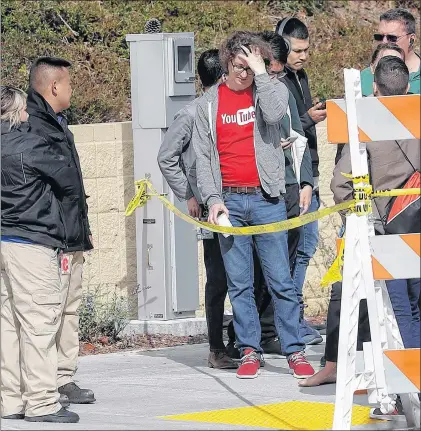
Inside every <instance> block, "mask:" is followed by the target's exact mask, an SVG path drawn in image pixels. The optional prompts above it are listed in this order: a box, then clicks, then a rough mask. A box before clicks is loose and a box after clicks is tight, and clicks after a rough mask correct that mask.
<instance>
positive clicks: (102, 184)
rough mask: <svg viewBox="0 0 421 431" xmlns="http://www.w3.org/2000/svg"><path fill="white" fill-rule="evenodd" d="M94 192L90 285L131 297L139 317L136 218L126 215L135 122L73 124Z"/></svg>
mask: <svg viewBox="0 0 421 431" xmlns="http://www.w3.org/2000/svg"><path fill="white" fill-rule="evenodd" d="M71 130H72V132H73V134H74V136H75V142H76V147H77V150H78V154H79V158H80V163H81V167H82V174H83V180H84V185H85V191H86V194H87V195H88V196H89V198H88V205H89V223H90V226H91V231H92V235H93V240H94V246H95V248H94V250H92V251H90V252H88V253H86V254H85V265H84V273H83V282H84V288H85V289H86V290H89V291H90V292H98V294H99V295H101V296H102V298H103V299H104V300H107V297H109V295H111V294H114V292H115V293H117V294H118V295H119V296H120V295H121V296H124V297H125V298H128V301H129V306H130V310H131V314H132V315H133V317H134V318H136V317H137V316H136V313H137V295H136V294H134V292H135V290H136V234H135V219H134V217H125V215H124V211H125V208H126V206H127V204H128V202H129V201H130V199H131V198H132V197H133V194H134V190H135V189H134V183H133V134H132V128H131V122H124V123H108V124H89V125H80V126H72V127H71Z"/></svg>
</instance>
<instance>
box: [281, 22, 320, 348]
mask: <svg viewBox="0 0 421 431" xmlns="http://www.w3.org/2000/svg"><path fill="white" fill-rule="evenodd" d="M276 33H278V34H279V35H281V36H283V37H284V39H285V40H286V42H287V43H288V44H289V47H290V52H289V55H288V61H287V66H286V68H285V71H286V72H287V73H286V76H285V77H284V78H283V79H282V80H283V81H284V82H285V84H286V85H287V87H288V89H289V90H290V91H291V93H292V94H293V95H294V97H295V101H296V102H297V108H298V113H299V114H300V119H301V123H302V126H303V129H304V133H305V136H306V138H307V140H308V141H307V142H308V146H309V148H310V153H311V159H312V167H313V179H314V187H313V196H312V201H311V205H310V208H309V209H308V212H313V211H317V210H318V209H319V206H320V200H319V156H318V154H317V135H316V124H317V123H319V122H320V121H323V120H324V119H325V118H326V109H325V108H324V107H323V105H322V103H317V104H316V105H315V106H313V103H312V98H311V94H310V89H309V84H308V77H307V74H306V72H305V70H304V65H305V63H306V62H307V60H308V51H309V46H310V41H309V33H308V29H307V27H306V25H305V24H304V23H303V22H301V21H300V20H299V19H298V18H284V19H282V20H280V21H279V22H278V24H277V26H276ZM318 241H319V235H318V223H317V221H315V222H313V223H310V224H307V225H305V226H303V227H302V228H301V232H300V241H299V244H298V250H297V258H296V261H295V267H294V269H293V279H294V284H295V288H296V289H297V296H298V300H299V302H300V309H301V315H300V335H301V337H302V338H303V340H304V342H305V343H306V344H318V343H321V342H322V340H323V339H322V337H321V336H320V334H319V333H318V332H317V331H316V330H315V329H313V328H311V327H310V326H309V325H308V324H307V322H306V321H305V319H304V302H303V286H304V280H305V275H306V271H307V267H308V264H309V262H310V259H311V258H312V257H313V255H314V253H315V252H316V248H317V243H318Z"/></svg>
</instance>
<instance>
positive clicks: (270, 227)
mask: <svg viewBox="0 0 421 431" xmlns="http://www.w3.org/2000/svg"><path fill="white" fill-rule="evenodd" d="M135 186H136V194H135V196H134V197H133V199H132V200H131V201H130V202H129V204H128V205H127V208H126V213H125V214H126V216H130V215H131V214H133V212H134V211H135V209H136V208H140V207H142V206H144V205H145V204H146V202H147V201H148V200H149V199H151V198H152V197H153V196H156V197H157V198H158V199H159V200H160V201H161V202H162V203H163V204H164V206H165V207H166V208H167V209H168V210H170V211H171V212H172V213H174V214H175V215H176V216H178V217H180V218H181V219H182V220H184V221H186V222H187V223H190V224H193V225H195V226H197V227H200V228H203V229H207V230H210V231H212V232H216V233H226V234H231V235H259V234H262V233H273V232H281V231H284V230H289V229H295V228H297V227H300V226H304V225H305V224H308V223H312V222H314V221H316V220H319V219H321V218H323V217H326V216H328V215H330V214H333V213H336V212H339V211H347V210H348V211H349V210H350V211H354V212H359V209H356V208H355V204H356V200H355V199H353V200H350V201H346V202H343V203H341V204H338V205H334V206H332V207H329V208H323V209H321V210H319V211H315V212H312V213H309V214H304V215H302V216H299V217H295V218H292V219H289V220H284V221H280V222H276V223H270V224H265V225H259V226H247V227H225V226H218V225H214V224H211V223H207V222H203V221H199V220H196V219H195V218H193V217H190V216H189V215H187V214H184V213H183V212H182V211H180V210H179V209H178V208H176V207H175V206H174V205H173V204H172V203H171V202H170V201H169V200H168V199H167V198H166V197H165V195H163V194H160V193H158V192H157V191H156V190H155V189H154V187H153V186H152V183H151V182H150V181H149V180H148V179H142V180H139V181H136V182H135ZM414 190H415V191H418V193H420V189H407V193H401V192H402V191H403V190H388V191H384V192H379V193H387V195H386V196H397V194H395V193H396V192H399V195H403V194H416V193H415V192H413V191H414ZM409 191H411V192H409Z"/></svg>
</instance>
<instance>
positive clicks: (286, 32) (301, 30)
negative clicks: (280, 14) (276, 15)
mask: <svg viewBox="0 0 421 431" xmlns="http://www.w3.org/2000/svg"><path fill="white" fill-rule="evenodd" d="M285 20H288V22H287V23H286V25H285V27H284V28H283V30H282V34H281V35H280V36H287V37H293V38H295V39H301V40H306V39H308V38H309V33H308V28H307V26H306V25H305V24H304V23H303V22H302V21H300V20H299V19H298V18H282V19H281V20H280V21H278V24H276V30H275V31H276V33H277V34H279V30H280V28H281V26H282V23H283V22H284V21H285Z"/></svg>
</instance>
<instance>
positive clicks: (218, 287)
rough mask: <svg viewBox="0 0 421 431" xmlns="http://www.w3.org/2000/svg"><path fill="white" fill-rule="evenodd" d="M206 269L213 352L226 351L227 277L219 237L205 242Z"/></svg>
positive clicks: (210, 342)
mask: <svg viewBox="0 0 421 431" xmlns="http://www.w3.org/2000/svg"><path fill="white" fill-rule="evenodd" d="M203 254H204V261H205V268H206V285H205V310H206V323H207V325H208V338H209V347H210V351H211V352H218V351H225V344H224V341H223V321H224V303H225V298H226V296H227V293H228V286H227V277H226V275H225V267H224V262H223V260H222V255H221V249H220V247H219V240H218V236H217V235H214V238H213V239H204V240H203Z"/></svg>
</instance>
